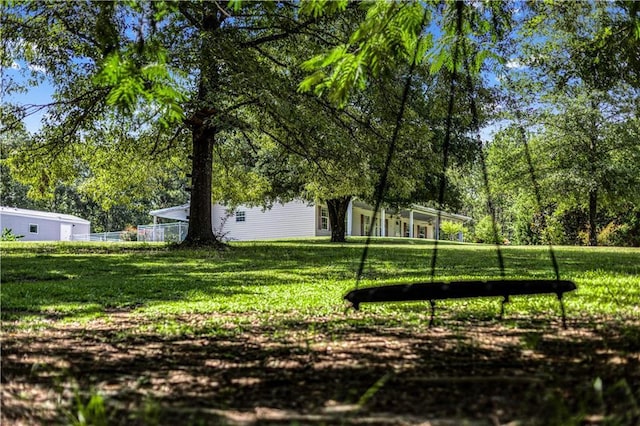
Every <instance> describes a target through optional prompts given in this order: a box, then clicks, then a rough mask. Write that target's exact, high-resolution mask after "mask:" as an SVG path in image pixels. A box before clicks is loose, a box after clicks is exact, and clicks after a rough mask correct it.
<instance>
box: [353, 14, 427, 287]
mask: <svg viewBox="0 0 640 426" xmlns="http://www.w3.org/2000/svg"><path fill="white" fill-rule="evenodd" d="M428 14H429V9H427V8H426V7H425V9H424V14H423V15H422V24H421V25H420V28H422V27H424V25H425V24H426V21H427V17H428ZM421 40H422V37H419V38H418V40H416V46H415V49H414V52H413V55H412V61H411V65H410V66H409V71H408V73H407V78H406V79H405V84H404V88H403V89H402V98H401V101H400V108H399V110H398V115H397V116H396V123H395V127H394V128H393V134H392V136H391V142H390V143H389V149H388V150H387V156H386V159H385V164H384V169H383V170H382V174H381V175H380V180H379V182H378V185H377V187H376V192H375V200H376V203H375V206H374V209H373V217H372V220H371V223H370V224H369V229H368V230H367V239H366V241H365V244H364V250H363V251H362V256H361V258H360V264H359V265H358V272H357V274H356V285H355V288H356V289H358V287H359V286H360V281H361V280H362V273H363V271H364V265H365V263H366V261H367V255H368V254H369V246H370V244H371V235H372V234H373V226H374V224H375V223H376V220H377V218H378V210H379V209H380V206H381V205H382V199H383V198H384V194H385V192H386V189H387V183H388V179H389V169H390V168H391V162H392V161H393V154H394V153H395V150H396V144H397V142H398V138H399V136H400V129H401V128H402V123H403V119H404V112H405V109H406V107H407V102H408V101H409V94H410V92H411V84H412V83H413V73H414V72H415V69H416V66H417V63H418V53H419V51H420V41H421Z"/></svg>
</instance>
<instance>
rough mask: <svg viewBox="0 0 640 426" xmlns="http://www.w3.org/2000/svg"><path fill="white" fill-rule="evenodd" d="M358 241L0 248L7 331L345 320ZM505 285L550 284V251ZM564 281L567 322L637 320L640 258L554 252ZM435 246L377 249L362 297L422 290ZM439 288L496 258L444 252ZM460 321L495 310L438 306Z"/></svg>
mask: <svg viewBox="0 0 640 426" xmlns="http://www.w3.org/2000/svg"><path fill="white" fill-rule="evenodd" d="M362 250H363V244H362V241H361V240H358V239H355V241H354V242H350V243H347V244H341V245H334V244H329V243H326V242H325V241H324V240H293V241H279V242H258V243H234V244H232V245H231V248H230V250H228V251H226V252H223V253H218V252H209V251H204V250H203V251H185V250H168V249H167V248H166V247H165V246H162V245H150V244H136V243H129V244H113V243H111V244H108V243H107V244H88V243H82V244H64V243H60V244H50V243H32V244H28V243H4V244H3V246H2V276H1V279H2V308H3V309H2V315H3V318H4V319H12V318H15V319H20V318H24V317H30V318H37V317H38V316H42V315H57V316H60V317H65V318H67V319H78V318H82V317H85V316H95V315H99V314H101V313H104V312H105V310H106V311H108V310H110V309H122V308H135V310H136V312H139V313H141V314H148V315H165V314H180V313H207V312H237V313H246V312H254V313H258V314H267V313H287V314H292V313H298V314H300V315H311V314H312V315H325V314H331V313H339V312H342V311H343V309H344V307H345V304H344V302H343V301H342V297H343V295H344V294H345V293H346V292H347V291H348V290H349V289H351V288H353V286H354V285H355V274H356V271H357V268H358V263H359V261H360V256H361V253H362ZM502 250H503V254H504V258H505V266H506V275H507V276H508V277H513V278H553V277H554V274H553V271H552V267H551V262H550V261H549V256H548V248H546V247H503V248H502ZM555 252H556V256H557V257H558V261H559V264H560V269H561V275H562V278H564V279H571V280H574V281H575V282H576V284H577V286H578V291H576V292H573V293H569V294H567V295H566V304H567V312H568V314H569V316H570V317H576V316H583V315H592V316H596V317H597V316H600V315H610V316H638V315H640V311H639V308H638V306H637V305H638V303H637V301H638V300H640V250H638V249H616V248H575V247H557V248H555ZM431 253H432V245H431V244H430V243H428V242H423V241H416V240H412V241H410V242H406V241H405V240H391V241H382V240H378V241H375V240H374V243H373V244H372V245H371V248H370V251H369V256H368V260H367V263H366V267H365V270H364V276H363V277H362V280H361V282H360V285H361V286H368V285H377V284H382V283H405V282H420V281H428V279H429V276H430V270H429V265H430V262H431ZM436 276H437V278H438V279H440V280H464V279H491V278H494V279H496V278H499V277H500V274H499V270H498V267H497V256H496V251H495V248H494V247H492V246H481V245H468V244H451V243H450V244H440V246H439V251H438V267H437V270H436ZM442 305H443V306H444V307H445V310H446V311H447V312H448V313H449V314H451V315H455V316H461V317H464V316H470V315H474V316H490V315H493V314H494V313H495V312H496V309H497V308H496V307H497V306H498V305H499V303H498V301H497V300H496V299H490V300H468V301H462V302H461V301H452V302H444V303H442ZM424 309H425V307H424V304H420V303H418V304H416V303H412V304H400V305H399V304H388V305H378V306H373V305H370V306H365V307H364V310H365V311H366V312H375V313H379V314H385V315H391V316H393V318H394V319H402V318H404V317H407V318H409V319H410V318H411V317H412V314H413V313H416V312H421V311H423V310H424ZM555 311H557V302H556V300H555V298H554V297H553V296H539V297H514V298H513V303H511V304H510V305H509V307H508V313H511V314H513V315H516V316H526V315H538V314H541V313H551V312H555Z"/></svg>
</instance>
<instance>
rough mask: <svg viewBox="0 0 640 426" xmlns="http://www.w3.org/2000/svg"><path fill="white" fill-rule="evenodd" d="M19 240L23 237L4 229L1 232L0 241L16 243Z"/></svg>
mask: <svg viewBox="0 0 640 426" xmlns="http://www.w3.org/2000/svg"><path fill="white" fill-rule="evenodd" d="M20 238H24V235H16V234H14V233H13V231H12V230H11V229H9V228H4V229H3V230H2V236H0V241H18V240H19V239H20Z"/></svg>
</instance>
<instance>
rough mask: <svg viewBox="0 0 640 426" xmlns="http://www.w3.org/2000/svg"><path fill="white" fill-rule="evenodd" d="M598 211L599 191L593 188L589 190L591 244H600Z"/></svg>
mask: <svg viewBox="0 0 640 426" xmlns="http://www.w3.org/2000/svg"><path fill="white" fill-rule="evenodd" d="M597 212H598V191H597V190H595V189H593V190H591V191H589V245H590V246H597V245H598V229H597V223H596V218H597V217H596V216H597Z"/></svg>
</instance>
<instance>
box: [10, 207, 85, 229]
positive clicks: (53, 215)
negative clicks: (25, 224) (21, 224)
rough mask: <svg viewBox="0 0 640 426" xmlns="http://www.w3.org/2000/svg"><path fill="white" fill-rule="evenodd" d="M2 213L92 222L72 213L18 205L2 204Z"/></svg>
mask: <svg viewBox="0 0 640 426" xmlns="http://www.w3.org/2000/svg"><path fill="white" fill-rule="evenodd" d="M0 215H10V216H21V217H32V218H39V219H49V220H57V221H66V222H76V223H84V224H87V225H89V224H91V222H89V221H88V220H86V219H82V218H80V217H78V216H74V215H71V214H64V213H55V212H43V211H40V210H28V209H19V208H17V207H4V206H0Z"/></svg>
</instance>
